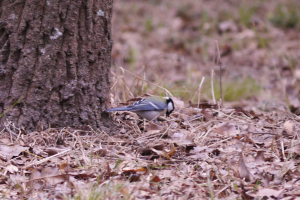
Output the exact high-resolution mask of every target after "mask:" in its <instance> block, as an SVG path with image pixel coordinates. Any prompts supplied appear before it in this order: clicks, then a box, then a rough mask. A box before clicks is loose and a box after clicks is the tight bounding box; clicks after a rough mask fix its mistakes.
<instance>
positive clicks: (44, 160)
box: [25, 149, 72, 169]
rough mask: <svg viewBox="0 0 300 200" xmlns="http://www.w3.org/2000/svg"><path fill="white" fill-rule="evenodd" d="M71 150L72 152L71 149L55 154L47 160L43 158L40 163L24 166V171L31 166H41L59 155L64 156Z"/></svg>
mask: <svg viewBox="0 0 300 200" xmlns="http://www.w3.org/2000/svg"><path fill="white" fill-rule="evenodd" d="M71 150H72V149H67V150H65V151H63V152H60V153H57V154H55V155H53V156H50V157H48V158H44V159H42V160H40V161H38V162H35V163H31V164H29V165H27V166H25V169H28V168H30V167H31V166H33V165H40V164H42V163H44V162H47V161H48V160H50V159H52V158H54V157H58V156H61V155H63V154H65V153H67V152H69V151H71Z"/></svg>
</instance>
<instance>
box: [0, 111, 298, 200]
mask: <svg viewBox="0 0 300 200" xmlns="http://www.w3.org/2000/svg"><path fill="white" fill-rule="evenodd" d="M188 109H190V111H188V112H187V110H188ZM188 109H186V108H184V109H181V110H178V111H176V112H175V114H174V115H173V116H172V118H171V120H176V122H171V121H169V122H168V121H163V122H161V125H157V124H150V123H148V122H145V124H141V125H140V126H139V127H138V126H136V125H135V124H132V126H124V124H126V123H128V122H130V121H131V119H129V120H124V121H123V123H121V125H120V126H121V127H122V129H124V134H116V135H114V136H112V135H113V134H111V135H109V134H108V133H104V132H94V131H83V130H72V129H63V130H55V129H50V130H47V132H40V133H37V132H33V133H30V134H28V135H24V136H23V137H22V139H21V138H20V139H19V140H22V142H23V144H24V145H27V146H33V147H32V148H26V147H25V148H20V147H22V146H20V145H15V144H14V143H12V144H11V145H2V146H1V147H3V146H4V148H1V152H6V154H5V155H6V159H7V157H8V156H10V160H6V159H1V160H0V164H1V165H0V167H1V168H2V169H1V170H3V176H2V177H1V178H0V187H2V186H3V185H6V186H7V187H8V186H9V187H10V189H9V192H8V194H13V192H14V191H18V192H20V191H21V189H20V188H22V191H24V192H25V193H26V194H36V195H46V194H47V193H46V191H52V192H53V194H54V196H55V197H60V198H61V197H62V196H63V195H65V194H67V195H71V196H76V195H81V196H82V197H83V196H84V197H85V198H88V197H92V196H93V195H94V194H95V192H96V193H97V194H99V195H100V197H101V198H103V199H105V198H112V199H114V198H119V197H125V196H126V197H128V198H129V197H130V198H131V197H138V196H142V197H143V198H154V197H158V198H159V197H161V196H162V195H163V196H165V197H166V198H173V197H178V196H181V197H183V198H200V199H205V198H211V197H212V196H214V197H215V198H220V199H222V198H234V199H236V198H244V199H247V198H248V199H249V198H253V197H254V198H256V197H269V198H273V197H275V198H280V197H282V196H283V195H289V196H293V195H294V196H295V195H296V194H297V193H296V189H293V188H298V189H299V188H300V185H299V184H298V182H297V180H298V178H299V177H300V171H299V169H298V168H297V166H298V164H299V161H298V158H299V155H298V154H299V149H300V148H299V141H298V139H297V138H296V137H294V139H291V135H292V134H296V133H297V129H298V128H299V125H298V124H297V123H295V119H290V120H285V121H284V122H286V121H289V122H286V123H284V122H282V123H279V124H278V125H277V124H276V125H274V124H275V122H276V120H273V118H272V117H273V116H272V115H271V114H270V113H264V112H260V113H259V112H258V111H256V112H254V111H251V112H248V111H246V110H243V111H241V110H239V111H237V109H222V110H213V109H212V110H210V109H208V108H206V109H205V112H202V111H201V109H198V108H188ZM216 112H217V113H218V115H214V114H213V113H216ZM197 113H201V114H202V115H204V114H203V113H205V117H204V118H205V121H204V120H203V118H197V117H196V118H193V117H192V116H195V115H197ZM249 113H250V114H249ZM206 116H210V117H206ZM253 116H259V117H253ZM172 123H176V124H177V126H173V125H172ZM128 124H130V123H128ZM132 129H135V130H134V131H132ZM117 130H119V129H117ZM130 131H132V132H131V133H130ZM289 133H290V134H289ZM49 135H50V136H51V137H50V136H49ZM58 136H60V137H62V138H64V141H63V144H64V145H65V146H62V145H60V144H57V139H53V138H58ZM295 136H296V135H295ZM2 141H8V142H10V141H11V140H10V134H9V133H5V134H4V135H3V138H2ZM13 142H15V143H17V141H15V140H13ZM34 142H35V143H34ZM18 143H21V141H18ZM33 144H34V145H33ZM13 147H18V148H19V149H18V151H16V150H15V149H16V148H13ZM70 147H72V148H70ZM21 149H25V150H26V151H23V153H22V151H20V150H21ZM8 152H10V153H11V154H12V155H11V154H10V153H8ZM3 158H4V156H3ZM2 166H3V167H2ZM283 184H285V185H290V186H289V187H283ZM120 185H121V186H120ZM72 188H76V191H75V190H73V189H72ZM273 190H274V191H273ZM276 191H277V192H276ZM26 197H27V196H26ZM28 197H29V196H28ZM100 197H99V198H100Z"/></svg>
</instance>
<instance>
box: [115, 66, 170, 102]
mask: <svg viewBox="0 0 300 200" xmlns="http://www.w3.org/2000/svg"><path fill="white" fill-rule="evenodd" d="M120 68H122V67H120ZM122 70H124V71H126V72H128V73H129V74H131V75H133V76H135V77H136V78H138V79H141V80H143V81H145V82H147V83H149V84H150V85H154V86H156V87H158V88H160V89H162V90H164V91H165V92H166V93H168V94H169V95H170V96H171V97H173V95H172V94H171V92H169V91H168V90H167V89H166V88H163V87H161V86H159V85H156V84H154V83H151V82H150V81H147V80H145V79H143V78H141V77H139V76H137V75H135V74H134V73H132V72H130V71H128V70H126V69H124V68H122Z"/></svg>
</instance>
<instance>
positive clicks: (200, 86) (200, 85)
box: [198, 77, 205, 108]
mask: <svg viewBox="0 0 300 200" xmlns="http://www.w3.org/2000/svg"><path fill="white" fill-rule="evenodd" d="M204 79H205V77H202V80H201V83H200V84H199V94H198V108H199V105H200V94H201V88H202V85H203V82H204Z"/></svg>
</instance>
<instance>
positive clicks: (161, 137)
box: [159, 124, 172, 139]
mask: <svg viewBox="0 0 300 200" xmlns="http://www.w3.org/2000/svg"><path fill="white" fill-rule="evenodd" d="M171 125H172V124H170V126H169V127H168V128H167V130H166V131H165V132H164V133H163V134H162V135H161V136H160V138H159V139H161V138H162V137H163V136H164V135H165V134H166V133H167V132H168V130H169V129H170V128H171Z"/></svg>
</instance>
